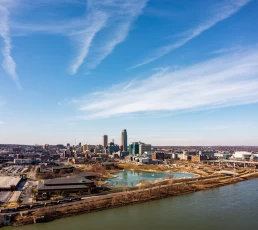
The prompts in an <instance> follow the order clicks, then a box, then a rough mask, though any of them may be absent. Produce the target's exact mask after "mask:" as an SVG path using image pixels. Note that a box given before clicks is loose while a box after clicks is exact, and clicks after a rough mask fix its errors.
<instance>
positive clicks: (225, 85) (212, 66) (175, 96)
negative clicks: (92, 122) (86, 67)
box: [73, 47, 258, 119]
mask: <svg viewBox="0 0 258 230" xmlns="http://www.w3.org/2000/svg"><path fill="white" fill-rule="evenodd" d="M257 60H258V48H257V47H254V48H252V49H248V50H247V51H242V52H239V53H237V54H228V55H224V56H220V57H218V58H214V59H211V60H208V61H206V62H202V63H199V64H196V65H192V66H188V67H185V68H182V69H179V70H171V69H164V70H161V71H159V72H157V73H155V74H153V75H151V76H149V77H147V78H145V79H143V80H138V81H132V82H130V83H122V84H119V85H116V86H114V87H113V88H112V89H111V90H109V91H108V92H106V91H103V92H98V93H97V94H96V93H92V94H89V95H86V96H85V97H84V98H81V99H76V100H74V102H73V103H74V104H75V105H76V107H77V109H78V110H79V112H80V114H79V115H78V116H77V118H78V119H99V118H107V117H113V116H124V115H128V114H136V115H144V116H151V115H153V114H154V115H155V116H169V115H171V114H173V113H175V112H191V111H200V110H207V109H216V108H223V107H229V106H236V105H244V104H250V103H257V102H258V63H257ZM122 88H124V90H121V89H122Z"/></svg>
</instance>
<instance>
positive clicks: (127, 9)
mask: <svg viewBox="0 0 258 230" xmlns="http://www.w3.org/2000/svg"><path fill="white" fill-rule="evenodd" d="M257 12H258V0H216V1H214V0H194V1H193V0H181V1H177V0H54V1H53V0H37V1H34V0H19V1H17V0H0V143H2V144H12V143H16V144H66V143H71V144H75V143H79V142H82V143H83V144H86V143H87V144H101V142H102V136H103V135H104V134H107V135H108V136H109V141H111V140H112V139H114V141H115V143H117V144H120V135H121V131H122V129H127V133H128V142H132V141H142V142H145V143H148V144H152V145H170V146H172V145H186V146H189V145H207V146H209V145H258V29H257V28H258V14H257Z"/></svg>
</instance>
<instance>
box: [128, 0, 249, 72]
mask: <svg viewBox="0 0 258 230" xmlns="http://www.w3.org/2000/svg"><path fill="white" fill-rule="evenodd" d="M250 1H251V0H227V1H225V2H224V3H223V4H221V5H219V6H217V7H216V6H215V8H218V9H217V10H216V12H215V13H214V14H213V15H212V16H211V17H210V18H209V19H207V20H206V21H205V22H202V23H201V24H199V25H198V26H196V27H195V28H193V29H191V30H188V31H185V32H183V33H182V34H184V37H183V38H181V39H180V40H179V41H177V42H176V43H172V44H169V45H166V46H163V47H160V48H158V49H157V50H156V51H154V53H153V54H152V55H151V57H150V58H147V59H145V60H143V61H142V62H141V63H139V64H137V65H135V66H132V67H130V68H129V69H134V68H137V67H140V66H143V65H146V64H149V63H151V62H153V61H155V60H157V59H159V58H161V57H163V56H164V55H166V54H168V53H170V52H172V51H173V50H175V49H178V48H180V47H182V46H183V45H185V44H186V43H187V42H189V41H191V40H192V39H194V38H195V37H197V36H199V35H201V34H202V33H203V32H204V31H206V30H208V29H210V28H212V27H213V26H215V25H216V24H217V23H219V22H220V21H223V20H225V19H227V18H229V17H230V16H232V15H233V14H235V13H237V12H238V11H239V10H240V9H241V8H242V7H243V6H245V5H246V4H248V3H249V2H250Z"/></svg>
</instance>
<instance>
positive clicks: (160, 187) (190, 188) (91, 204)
mask: <svg viewBox="0 0 258 230" xmlns="http://www.w3.org/2000/svg"><path fill="white" fill-rule="evenodd" d="M257 177H258V172H255V173H250V172H249V173H247V172H243V173H242V174H240V175H239V176H237V177H231V176H225V175H222V174H214V175H210V176H207V177H200V178H188V179H171V180H169V179H167V180H163V181H160V182H155V183H147V184H145V185H144V186H142V187H140V188H138V189H137V190H132V191H131V190H130V191H122V192H121V191H120V192H116V193H113V194H108V195H102V196H95V197H88V198H86V199H84V200H81V201H79V202H76V203H73V204H69V205H67V204H63V205H57V206H50V207H44V208H39V209H37V210H35V211H29V212H28V211H27V212H21V213H20V214H17V215H16V216H14V218H13V220H12V225H13V226H22V225H26V224H32V223H39V222H47V221H52V220H55V219H59V218H63V217H67V216H72V215H77V214H82V213H88V212H94V211H100V210H104V209H108V208H116V207H120V206H124V205H130V204H135V203H141V202H146V201H150V200H156V199H161V198H165V197H169V196H178V195H183V194H187V193H192V192H197V191H201V190H207V189H211V188H216V187H220V186H224V185H228V184H233V183H237V182H240V181H244V180H248V179H251V178H257Z"/></svg>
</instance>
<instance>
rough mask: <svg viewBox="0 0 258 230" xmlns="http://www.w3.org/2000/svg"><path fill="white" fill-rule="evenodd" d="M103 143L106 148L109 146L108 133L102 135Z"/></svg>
mask: <svg viewBox="0 0 258 230" xmlns="http://www.w3.org/2000/svg"><path fill="white" fill-rule="evenodd" d="M102 145H103V147H104V148H106V147H107V146H108V135H104V136H103V137H102Z"/></svg>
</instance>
